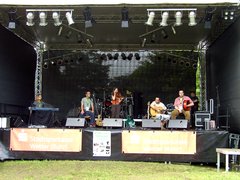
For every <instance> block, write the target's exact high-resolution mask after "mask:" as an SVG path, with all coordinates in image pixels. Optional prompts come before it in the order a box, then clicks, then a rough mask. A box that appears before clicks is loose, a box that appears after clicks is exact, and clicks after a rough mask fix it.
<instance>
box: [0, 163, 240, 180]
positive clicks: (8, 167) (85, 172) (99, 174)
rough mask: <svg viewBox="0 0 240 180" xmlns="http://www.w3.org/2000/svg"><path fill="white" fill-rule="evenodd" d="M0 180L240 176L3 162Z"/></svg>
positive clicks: (173, 167) (171, 168) (155, 167)
mask: <svg viewBox="0 0 240 180" xmlns="http://www.w3.org/2000/svg"><path fill="white" fill-rule="evenodd" d="M0 179H29V180H31V179H60V180H61V179H62V180H63V179H64V180H65V179H99V180H101V179H114V180H118V179H119V180H120V179H132V180H143V179H144V180H145V179H147V180H149V179H154V180H155V179H167V180H174V179H180V180H181V179H184V180H191V179H192V180H195V179H200V180H201V179H202V180H205V179H212V180H221V179H223V180H225V179H233V180H237V179H240V172H228V173H226V172H224V169H221V171H220V172H217V169H216V167H210V166H200V165H190V164H183V163H182V164H179V163H172V164H164V163H158V162H122V161H52V160H51V161H47V160H44V161H37V160H35V161H5V162H0Z"/></svg>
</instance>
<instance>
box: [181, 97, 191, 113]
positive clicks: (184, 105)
mask: <svg viewBox="0 0 240 180" xmlns="http://www.w3.org/2000/svg"><path fill="white" fill-rule="evenodd" d="M189 103H190V101H189V100H184V101H183V109H184V111H190V110H191V107H188V106H187V105H188V104H189Z"/></svg>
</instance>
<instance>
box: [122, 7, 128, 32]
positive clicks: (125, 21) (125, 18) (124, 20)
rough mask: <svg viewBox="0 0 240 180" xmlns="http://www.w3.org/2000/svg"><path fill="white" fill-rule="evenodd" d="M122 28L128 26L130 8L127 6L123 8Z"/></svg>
mask: <svg viewBox="0 0 240 180" xmlns="http://www.w3.org/2000/svg"><path fill="white" fill-rule="evenodd" d="M121 13H122V25H121V27H122V28H128V21H129V17H128V9H127V8H126V7H124V8H122V12H121Z"/></svg>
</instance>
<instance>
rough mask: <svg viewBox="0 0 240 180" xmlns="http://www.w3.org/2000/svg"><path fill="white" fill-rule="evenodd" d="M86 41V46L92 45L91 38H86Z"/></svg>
mask: <svg viewBox="0 0 240 180" xmlns="http://www.w3.org/2000/svg"><path fill="white" fill-rule="evenodd" d="M86 43H87V46H88V47H90V48H91V47H93V43H92V41H91V39H86Z"/></svg>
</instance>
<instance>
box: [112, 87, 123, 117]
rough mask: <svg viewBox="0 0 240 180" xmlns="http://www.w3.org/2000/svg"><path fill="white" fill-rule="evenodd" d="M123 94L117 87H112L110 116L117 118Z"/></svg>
mask: <svg viewBox="0 0 240 180" xmlns="http://www.w3.org/2000/svg"><path fill="white" fill-rule="evenodd" d="M123 99H124V98H123V96H122V95H121V93H120V92H119V90H118V88H114V89H113V92H112V101H111V103H112V107H111V117H112V118H119V116H120V110H121V104H120V103H121V102H122V100H123Z"/></svg>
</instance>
